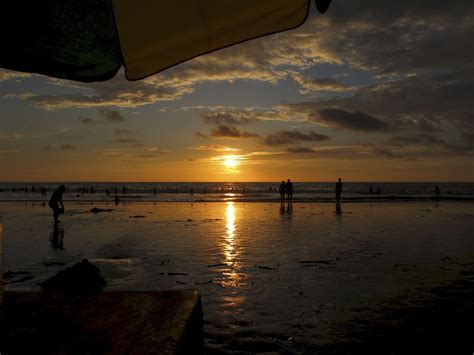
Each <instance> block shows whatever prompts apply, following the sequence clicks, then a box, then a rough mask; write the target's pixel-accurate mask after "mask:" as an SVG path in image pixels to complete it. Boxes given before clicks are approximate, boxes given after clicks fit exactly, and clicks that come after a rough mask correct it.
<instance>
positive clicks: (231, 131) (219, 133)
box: [209, 125, 259, 138]
mask: <svg viewBox="0 0 474 355" xmlns="http://www.w3.org/2000/svg"><path fill="white" fill-rule="evenodd" d="M209 135H210V136H211V137H215V138H254V137H259V135H258V134H257V133H251V132H242V131H240V130H239V129H238V128H237V127H235V126H226V125H219V126H217V127H214V128H213V129H211V132H210V134H209Z"/></svg>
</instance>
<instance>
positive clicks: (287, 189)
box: [279, 179, 294, 204]
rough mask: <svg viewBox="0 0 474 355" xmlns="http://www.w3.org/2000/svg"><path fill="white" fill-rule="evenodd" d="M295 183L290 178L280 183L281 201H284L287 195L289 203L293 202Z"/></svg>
mask: <svg viewBox="0 0 474 355" xmlns="http://www.w3.org/2000/svg"><path fill="white" fill-rule="evenodd" d="M293 191H294V190H293V183H292V182H291V181H290V179H288V181H287V182H285V180H283V181H282V182H281V184H280V188H279V192H280V202H281V203H283V202H284V201H285V196H286V199H287V201H288V204H291V203H292V201H293Z"/></svg>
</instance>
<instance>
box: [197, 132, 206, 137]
mask: <svg viewBox="0 0 474 355" xmlns="http://www.w3.org/2000/svg"><path fill="white" fill-rule="evenodd" d="M195 134H196V136H198V137H199V138H207V135H205V134H204V133H201V132H195Z"/></svg>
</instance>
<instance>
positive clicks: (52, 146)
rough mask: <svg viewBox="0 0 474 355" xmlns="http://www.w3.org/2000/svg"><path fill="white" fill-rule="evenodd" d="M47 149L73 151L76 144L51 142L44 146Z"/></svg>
mask: <svg viewBox="0 0 474 355" xmlns="http://www.w3.org/2000/svg"><path fill="white" fill-rule="evenodd" d="M44 148H45V149H46V150H63V151H71V150H74V149H76V147H75V146H73V145H72V144H60V145H58V144H50V145H47V146H46V147H44Z"/></svg>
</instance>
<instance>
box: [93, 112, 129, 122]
mask: <svg viewBox="0 0 474 355" xmlns="http://www.w3.org/2000/svg"><path fill="white" fill-rule="evenodd" d="M99 114H100V115H101V116H103V117H104V118H105V119H106V120H107V121H109V122H125V121H126V119H125V117H123V116H122V114H121V113H120V112H118V111H115V110H108V109H104V110H100V111H99Z"/></svg>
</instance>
